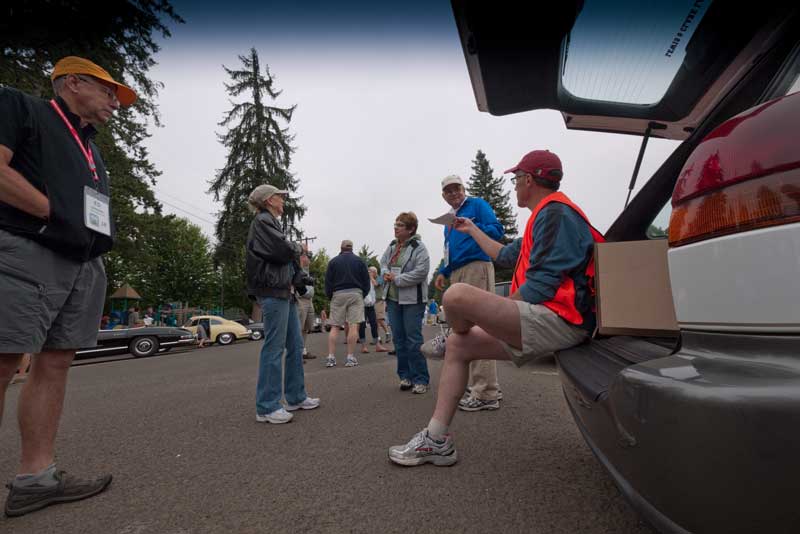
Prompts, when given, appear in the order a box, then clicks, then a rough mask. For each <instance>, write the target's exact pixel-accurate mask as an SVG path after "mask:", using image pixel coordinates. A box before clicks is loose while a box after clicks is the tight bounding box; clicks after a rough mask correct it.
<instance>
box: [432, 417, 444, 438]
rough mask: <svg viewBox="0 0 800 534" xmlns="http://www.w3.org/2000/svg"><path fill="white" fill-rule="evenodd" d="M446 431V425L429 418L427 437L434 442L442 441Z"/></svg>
mask: <svg viewBox="0 0 800 534" xmlns="http://www.w3.org/2000/svg"><path fill="white" fill-rule="evenodd" d="M447 429H448V426H447V425H445V424H443V423H440V422H439V421H437V420H436V419H433V418H431V421H430V423H428V435H429V436H430V437H431V438H433V440H434V441H443V440H444V436H445V434H447Z"/></svg>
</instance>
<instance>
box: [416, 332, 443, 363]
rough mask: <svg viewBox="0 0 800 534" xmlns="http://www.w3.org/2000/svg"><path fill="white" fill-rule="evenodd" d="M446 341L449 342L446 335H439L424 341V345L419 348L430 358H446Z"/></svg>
mask: <svg viewBox="0 0 800 534" xmlns="http://www.w3.org/2000/svg"><path fill="white" fill-rule="evenodd" d="M446 343H447V338H446V337H445V336H442V335H439V336H436V337H435V338H433V339H431V340H428V341H426V342H425V343H423V344H422V346H421V347H420V348H419V350H420V352H422V355H423V356H425V357H426V358H428V359H437V360H440V359H442V358H444V352H445V345H446Z"/></svg>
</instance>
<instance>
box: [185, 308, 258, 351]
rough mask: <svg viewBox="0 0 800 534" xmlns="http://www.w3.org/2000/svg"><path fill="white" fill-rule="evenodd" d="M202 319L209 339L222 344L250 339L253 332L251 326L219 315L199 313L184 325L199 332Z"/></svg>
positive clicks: (193, 331)
mask: <svg viewBox="0 0 800 534" xmlns="http://www.w3.org/2000/svg"><path fill="white" fill-rule="evenodd" d="M201 321H202V322H203V325H204V326H205V329H206V333H207V334H208V337H209V339H211V341H212V342H214V343H219V344H220V345H230V344H231V343H233V342H234V341H236V340H237V339H248V338H250V336H252V334H253V332H252V330H251V329H250V328H248V327H246V326H242V325H241V324H239V323H237V322H236V321H231V320H229V319H225V318H224V317H220V316H218V315H198V316H195V317H192V318H191V319H189V321H188V322H187V323H186V324H185V325H183V327H184V328H185V329H187V330H189V331H191V332H192V333H193V334H197V325H198V324H199V323H200V322H201Z"/></svg>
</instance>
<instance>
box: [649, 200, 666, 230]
mask: <svg viewBox="0 0 800 534" xmlns="http://www.w3.org/2000/svg"><path fill="white" fill-rule="evenodd" d="M670 215H672V199H670V200H668V201H667V203H666V204H665V205H664V207H663V208H662V209H661V211H660V212H659V214H658V215H656V218H655V219H654V220H653V222H651V223H650V226H649V227H648V228H647V237H648V238H650V239H663V238H665V237H667V236H668V232H669V218H670Z"/></svg>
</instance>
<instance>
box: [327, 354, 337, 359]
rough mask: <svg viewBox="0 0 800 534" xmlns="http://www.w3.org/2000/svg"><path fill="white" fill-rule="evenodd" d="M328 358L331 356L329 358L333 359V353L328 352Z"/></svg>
mask: <svg viewBox="0 0 800 534" xmlns="http://www.w3.org/2000/svg"><path fill="white" fill-rule="evenodd" d="M328 358H331V359H333V360H335V359H336V356H334V355H333V354H328Z"/></svg>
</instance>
